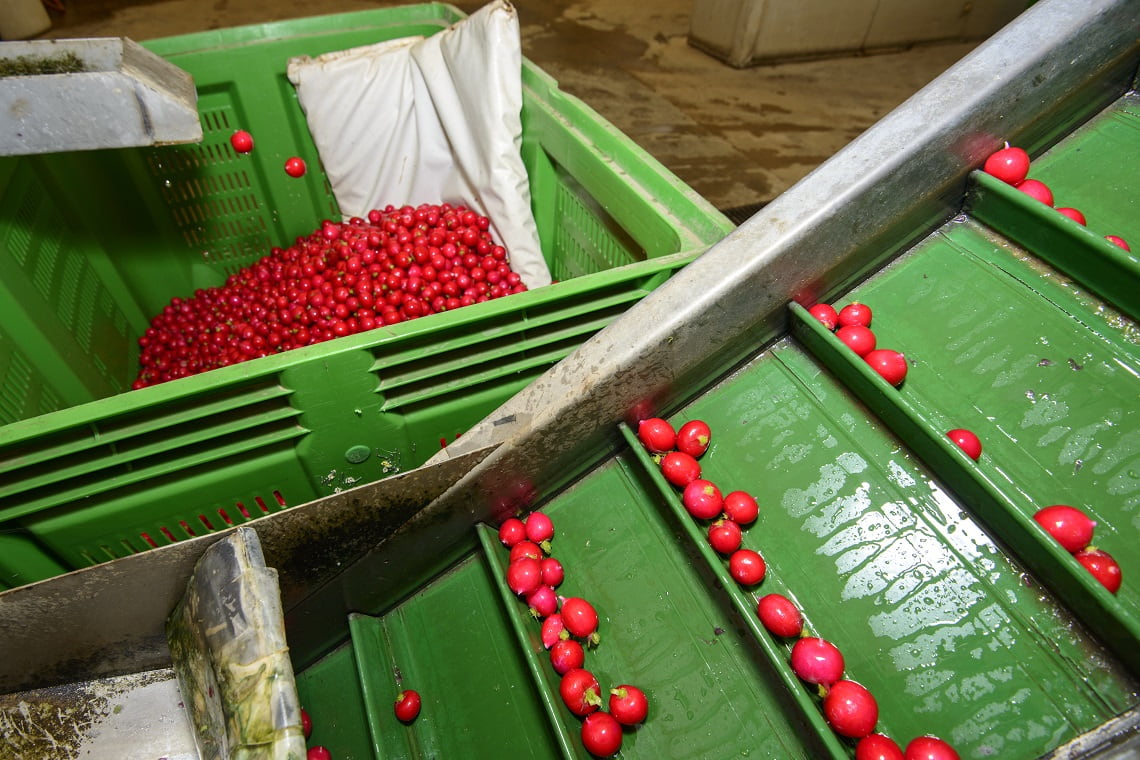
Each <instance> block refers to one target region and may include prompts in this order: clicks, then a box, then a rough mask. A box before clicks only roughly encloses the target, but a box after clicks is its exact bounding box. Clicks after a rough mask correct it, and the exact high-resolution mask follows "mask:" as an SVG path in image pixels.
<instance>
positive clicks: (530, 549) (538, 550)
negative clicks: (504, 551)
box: [509, 541, 544, 565]
mask: <svg viewBox="0 0 1140 760" xmlns="http://www.w3.org/2000/svg"><path fill="white" fill-rule="evenodd" d="M543 556H544V554H543V551H542V547H540V546H539V545H538V544H536V543H534V542H533V541H519V542H518V543H517V544H515V545H514V546H512V547H511V553H510V557H509V561H510V563H511V564H512V565H513V564H514V563H515V562H518V561H519V560H520V559H542V558H543Z"/></svg>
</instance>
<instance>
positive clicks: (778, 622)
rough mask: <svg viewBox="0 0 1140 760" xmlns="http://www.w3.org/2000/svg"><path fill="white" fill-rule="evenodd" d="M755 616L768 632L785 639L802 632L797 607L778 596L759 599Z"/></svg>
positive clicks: (800, 617) (802, 624)
mask: <svg viewBox="0 0 1140 760" xmlns="http://www.w3.org/2000/svg"><path fill="white" fill-rule="evenodd" d="M756 616H757V617H758V618H760V623H761V624H762V625H763V626H764V627H765V628H767V629H768V631H769V632H771V633H772V634H774V635H776V636H782V637H784V638H786V639H790V638H793V637H795V636H799V635H800V634H801V633H802V632H803V630H804V618H803V615H802V614H800V610H799V607H796V605H795V603H794V602H792V600H790V599H788V598H787V597H786V596H782V595H780V594H768V595H766V596H763V597H761V598H760V601H759V602H757V603H756Z"/></svg>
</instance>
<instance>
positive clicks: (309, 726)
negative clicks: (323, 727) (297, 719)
mask: <svg viewBox="0 0 1140 760" xmlns="http://www.w3.org/2000/svg"><path fill="white" fill-rule="evenodd" d="M301 733H303V734H304V735H305V738H306V739H308V738H309V737H310V736H312V735H313V719H312V718H310V717H309V713H308V712H307V711H306V710H304V709H302V710H301Z"/></svg>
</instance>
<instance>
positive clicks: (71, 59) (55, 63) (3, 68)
mask: <svg viewBox="0 0 1140 760" xmlns="http://www.w3.org/2000/svg"><path fill="white" fill-rule="evenodd" d="M83 71H87V65H86V64H84V63H83V60H82V59H81V58H80V57H79V56H77V55H76V54H75V53H72V52H71V51H68V52H66V53H60V54H59V55H53V56H51V57H48V58H37V57H33V56H30V55H21V56H17V57H16V58H3V59H0V79H3V78H4V77H27V76H34V75H36V74H78V73H80V72H83Z"/></svg>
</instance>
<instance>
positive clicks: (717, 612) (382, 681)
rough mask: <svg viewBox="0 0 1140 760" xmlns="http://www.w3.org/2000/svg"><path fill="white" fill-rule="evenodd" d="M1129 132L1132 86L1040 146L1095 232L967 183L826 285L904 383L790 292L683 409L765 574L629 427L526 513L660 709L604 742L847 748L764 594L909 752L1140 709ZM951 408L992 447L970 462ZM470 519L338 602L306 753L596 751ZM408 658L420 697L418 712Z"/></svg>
mask: <svg viewBox="0 0 1140 760" xmlns="http://www.w3.org/2000/svg"><path fill="white" fill-rule="evenodd" d="M1136 126H1137V101H1136V96H1135V94H1134V93H1133V94H1129V95H1126V96H1124V97H1123V98H1121V99H1120V100H1118V101H1117V102H1116V103H1115V104H1113V106H1111V107H1110V108H1109V109H1107V110H1106V111H1105V112H1104V113H1102V114H1100V115H1099V116H1098V117H1097V118H1095V119H1093V120H1092V121H1090V122H1089V123H1088V124H1086V125H1085V126H1084V127H1082V128H1081V129H1079V130H1077V131H1075V132H1074V133H1073V134H1072V135H1070V136H1069V137H1068V138H1066V139H1065V140H1064V141H1062V142H1061V143H1059V144H1058V145H1057V146H1055V147H1054V148H1052V149H1051V150H1050V151H1048V152H1047V153H1045V154H1044V155H1042V156H1039V157H1035V158H1034V164H1033V167H1034V168H1033V170H1032V171H1031V176H1037V177H1039V178H1041V179H1044V180H1045V181H1047V182H1049V183H1050V184H1051V185H1052V186H1053V189H1054V192H1055V193H1056V194H1057V196H1058V205H1070V206H1076V207H1078V208H1080V209H1081V210H1082V211H1083V212H1084V213H1085V214H1086V216H1087V217H1088V219H1089V227H1088V228H1081V227H1079V226H1078V225H1076V224H1075V223H1071V222H1069V220H1067V219H1064V218H1061V217H1059V215H1057V214H1056V212H1054V211H1053V210H1051V209H1049V208H1048V207H1045V206H1043V205H1041V204H1038V203H1036V202H1035V201H1031V200H1029V199H1027V198H1025V197H1023V196H1022V194H1021V193H1018V192H1017V191H1016V190H1014V189H1012V188H1009V187H1007V186H1004V185H1002V184H1001V183H997V182H993V181H991V179H992V178H989V177H985V176H979V175H978V174H977V173H975V176H974V177H973V178H972V180H971V184H970V190H969V193H968V196H967V198H966V199H965V204H964V213H963V214H962V215H960V216H958V217H957V218H954V219H952V220H949V221H947V222H946V223H945V224H944V225H943V226H942V227H941V228H939V229H937V230H936V231H934V232H933V233H931V234H930V235H929V236H927V237H926V238H925V239H924V240H922V241H920V242H919V243H917V244H916V245H915V246H913V247H912V248H911V249H910V250H909V251H907V252H906V253H905V254H903V255H902V256H900V257H899V258H897V259H896V260H895V261H894V262H892V263H891V264H889V265H888V266H886V267H884V268H883V269H882V270H880V271H879V272H877V273H875V274H874V275H872V276H871V277H870V278H868V279H867V280H865V281H864V282H862V283H861V284H859V285H858V286H857V287H856V288H854V289H853V290H852V291H850V292H848V293H846V294H845V295H844V296H843V297H842V298H841V299H838V300H837V301H836V304H837V305H840V306H841V305H843V304H845V303H848V302H852V301H860V302H863V303H866V304H868V305H870V306H871V307H872V309H873V311H874V321H873V323H872V329H873V330H874V331H875V333H876V335H877V338H878V342H879V346H880V347H883V348H893V349H896V350H900V351H903V352H904V353H905V354H906V355H907V357H908V359H909V374H908V377H907V379H906V381H905V383H904V384H903V385H902V386H901V387H900V388H898V389H896V388H892V387H890V386H889V385H887V384H886V383H885V382H884V381H882V379H881V378H879V377H878V376H877V375H875V374H874V373H873V372H871V371H870V369H869V368H868V367H867V366H866V365H865V363H863V362H861V360H859V359H858V358H857V357H855V356H854V354H852V353H851V352H850V351H848V350H847V349H846V348H845V347H844V346H843V345H842V344H841V343H840V342H839V341H838V339H837V338H836V337H835V336H834V335H833V334H832V333H830V332H828V331H827V330H826V329H825V328H823V327H822V326H821V325H820V324H819V323H818V322H816V321H814V320H813V319H811V318H810V316H808V315H807V312H806V311H805V310H804V309H803V308H801V307H800V306H798V305H795V304H792V305H791V317H792V320H791V322H792V329H791V332H790V334H789V335H788V336H785V337H784V338H783V339H782V340H781V341H779V342H778V343H776V344H775V345H774V346H772V347H771V348H769V349H768V350H765V351H763V352H761V353H758V354H757V355H756V356H755V357H754V358H753V359H752V360H751V361H749V362H748V363H746V364H745V365H744V366H742V367H740V368H738V369H737V370H736V371H734V372H733V373H732V374H731V375H729V376H727V377H725V378H723V379H722V380H721V381H719V382H718V383H717V384H716V385H714V386H712V387H709V388H704V389H697V388H694V389H692V395H691V396H690V400H689V402H688V403H687V405H686V406H684V407H683V408H682V409H681V410H680V411H679V412H677V413H676V414H675V415H674V416H673V417H672V418H671V420H672V422H673V423H674V425H675V426H676V427H679V426H680V425H681V424H682V423H683V422H684V421H686V420H689V419H701V420H704V421H705V422H707V423H708V424H709V425H710V426H711V428H712V430H713V442H712V446H711V447H710V449H709V451H708V452H707V453H706V454H705V455H704V457H703V458H702V459H701V465H702V469H703V476H704V477H706V478H708V479H710V480H712V481H713V482H714V483H716V484H717V485H718V486H719V487H720V489H721V491H722V492H725V493H727V492H728V491H731V490H744V491H748V492H749V493H752V494H753V495H754V496H755V497H756V498H757V499H758V501H759V503H760V517H759V519H758V520H757V521H756V523H755V524H753V525H752V526H750V527H748V528H747V529H746V530H745V535H744V545H745V547H747V548H751V549H755V550H757V551H759V552H760V553H761V554H762V555H763V557H764V558H765V560H766V562H767V565H768V573H767V577H766V578H765V580H764V581H763V583H762V584H760V585H759V586H758V587H756V588H753V589H744V588H740V587H739V586H738V585H737V584H736V583H735V582H734V581H733V580H732V579H731V577H730V576H729V575H728V574H727V571H726V564H727V563H726V562H725V560H724V559H723V558H721V557H719V556H717V555H716V554H715V553H714V552H713V551H712V550H711V548H709V546H708V545H707V540H706V531H707V524H706V523H700V522H698V521H696V520H694V519H692V518H691V517H689V515H688V514H687V513H686V512H685V511H684V508H683V506H682V505H681V503H680V499H679V492H678V490H677V489H675V488H673V487H672V486H670V485H669V484H668V483H666V482H665V480H664V478H663V477H662V476H661V474H660V472H659V470H658V468H657V465H656V464H655V463H654V461H653V460H652V459H651V458H650V457H649V456H648V455H647V454H646V453H645V452H644V451H643V450H642V449H641V448H640V446H639V445H638V443H637V441H636V437H635V435H634V433H633V432H632V431H631V430H630V429H629V428H626V427H624V426H623V427H622V428H621V433H622V435H624V437H625V440H626V442H627V444H629V445H627V446H626V447H624V448H623V449H621V450H620V451H619V452H618V454H617V455H615V456H613V457H611V458H609V459H607V460H604V461H602V462H600V463H599V464H598V465H597V466H596V467H595V468H594V469H593V470H592V471H590V472H589V473H587V474H586V475H585V476H584V477H582V478H580V479H579V480H578V481H577V482H575V483H574V484H573V485H571V486H570V487H568V488H566V489H564V490H563V491H561V492H560V493H558V494H556V495H554V496H553V497H552V498H551V499H549V500H548V501H547V502H546V503H544V504H542V505H541V508H542V509H543V511H545V512H546V513H547V514H549V515H550V516H551V518H552V519H553V520H554V523H555V527H556V531H557V533H556V536H555V539H554V541H553V547H552V553H553V556H555V557H557V558H558V559H560V560H561V561H562V563H563V565H564V566H565V568H566V580H565V582H564V584H563V585H562V587H561V588H560V589H559V591H560V593H561V594H563V595H564V596H582V597H584V598H586V599H588V600H590V601H591V602H592V603H593V604H594V605H595V607H596V608H597V609H598V612H599V614H600V618H601V625H600V633H601V636H602V641H601V644H600V645H599V646H598V647H597V648H596V649H593V650H591V651H589V652H588V654H587V655H586V667H587V668H589V669H591V670H592V671H593V672H594V673H595V674H596V675H597V676H598V678H599V681H600V682H601V684H602V686H603V689H608V688H609V687H610V686H613V685H616V684H618V683H622V682H627V683H633V684H636V685H638V686H640V687H641V688H642V689H644V690H645V691H646V693H647V694H648V695H649V698H650V702H651V708H650V715H649V719H648V720H647V721H646V723H645V724H644V725H642V726H640V727H638V728H636V729H627V730H626V732H625V737H624V738H625V741H624V746H623V749H622V752H621V755H620V756H621V757H625V758H655V759H656V758H702V759H704V758H707V759H709V760H716V759H718V758H732V757H742V756H747V757H755V758H772V759H773V760H776V759H779V760H784V759H786V758H828V757H831V758H844V757H852V756H853V755H854V743H853V742H852V741H849V740H846V739H842V738H840V737H838V736H837V735H836V734H835V733H834V732H832V731H831V730H830V729H829V727H828V726H827V724H826V722H825V721H824V719H823V717H822V714H821V710H820V697H819V695H818V693H817V692H816V690H815V689H814V688H809V687H808V686H806V685H805V684H803V683H802V682H800V681H799V680H798V678H797V677H796V676H795V675H794V673H793V672H792V671H791V669H790V664H789V652H790V646H791V642H788V641H784V640H781V639H778V638H776V637H774V636H772V635H771V634H769V633H768V632H767V631H766V630H765V629H764V628H763V627H762V626H761V625H759V623H758V621H757V618H756V615H755V605H756V599H757V598H758V597H759V596H761V595H763V594H766V593H773V592H775V593H781V594H784V595H786V596H788V597H789V598H791V599H792V600H794V601H795V602H796V604H797V605H798V606H799V607H800V609H801V610H802V611H803V613H804V616H805V618H806V621H807V628H808V631H809V632H810V633H813V634H815V635H819V636H822V637H824V638H826V639H829V640H831V641H832V642H834V643H835V644H836V645H837V646H838V647H839V648H840V649H841V651H842V652H843V654H844V657H845V661H846V677H847V678H851V679H853V680H856V681H858V682H860V683H862V684H863V685H864V686H866V687H867V688H868V689H870V691H871V692H872V693H873V694H874V696H875V697H876V699H877V701H878V706H879V721H878V725H877V730H878V731H879V732H882V733H886V734H887V735H889V736H891V737H893V738H894V739H895V740H896V741H898V742H899V743H900V744H901V745H904V746H905V744H906V743H907V742H908V741H909V740H910V739H912V738H914V737H916V736H919V735H922V734H934V735H937V736H940V737H942V738H944V739H946V740H947V741H949V742H951V743H952V744H953V745H954V747H955V748H956V749H957V751H958V752H959V754H960V756H961V757H963V758H986V757H1002V758H1009V759H1013V760H1019V759H1022V758H1024V759H1026V760H1028V759H1029V758H1038V757H1040V756H1042V755H1043V754H1046V753H1048V752H1050V751H1051V750H1053V749H1056V748H1057V747H1059V746H1061V745H1062V744H1064V743H1066V742H1068V741H1070V740H1072V739H1074V738H1076V737H1077V736H1079V735H1081V734H1083V733H1086V732H1089V731H1091V730H1093V729H1096V728H1097V727H1098V726H1101V725H1103V724H1104V723H1105V722H1107V721H1109V720H1110V719H1112V718H1113V717H1114V716H1117V715H1120V714H1122V713H1124V712H1125V711H1128V710H1130V709H1134V708H1135V707H1136V706H1137V704H1140V696H1138V694H1140V683H1138V681H1137V679H1136V674H1137V673H1140V647H1137V645H1136V644H1137V642H1138V641H1140V624H1138V622H1137V621H1138V620H1140V583H1138V582H1137V581H1136V578H1138V577H1140V555H1138V554H1137V549H1136V545H1137V542H1136V540H1135V536H1136V528H1137V524H1138V523H1137V510H1138V508H1140V330H1138V329H1137V325H1136V322H1135V321H1133V318H1132V317H1134V316H1135V314H1136V313H1137V311H1138V307H1137V304H1138V303H1140V297H1137V296H1136V295H1135V293H1133V292H1132V290H1130V288H1131V285H1130V284H1129V283H1130V282H1131V280H1130V279H1129V278H1131V277H1134V276H1135V275H1136V273H1137V272H1140V266H1137V261H1136V259H1135V258H1134V257H1131V256H1126V255H1121V254H1120V253H1119V252H1118V249H1115V248H1114V247H1111V246H1110V244H1107V243H1105V242H1104V241H1103V235H1104V234H1118V235H1121V236H1122V237H1124V238H1125V239H1129V240H1131V241H1133V242H1135V243H1140V227H1138V226H1137V225H1138V224H1140V222H1138V220H1140V214H1137V213H1136V203H1137V201H1136V200H1135V199H1136V194H1137V190H1138V189H1140V187H1138V183H1140V170H1138V169H1140V167H1137V166H1136V164H1135V162H1136V161H1137V160H1138V159H1137V156H1140V151H1136V149H1135V143H1136V140H1137V139H1138V137H1137V136H1138V135H1140V130H1137V129H1136ZM1104 188H1108V190H1107V191H1104V190H1103V189H1104ZM955 427H965V428H969V429H971V430H973V431H974V432H975V433H977V434H978V435H979V437H980V438H981V440H982V442H983V445H984V451H983V454H982V456H981V458H980V459H979V460H978V461H977V462H974V461H973V460H970V459H969V458H968V457H966V456H965V455H964V454H963V453H962V452H961V451H960V450H958V449H957V448H956V447H955V446H954V445H953V444H952V443H950V442H949V440H948V439H947V438H946V437H945V432H946V431H947V430H949V429H951V428H955ZM1050 504H1071V505H1073V506H1078V507H1080V508H1081V509H1084V510H1086V511H1087V512H1088V513H1089V514H1090V515H1091V516H1092V517H1093V518H1094V519H1096V520H1097V523H1098V525H1097V529H1096V535H1095V537H1094V544H1095V545H1096V546H1098V547H1100V548H1103V549H1105V550H1108V551H1110V552H1111V553H1112V554H1113V555H1114V556H1115V557H1116V559H1117V560H1118V561H1119V562H1120V564H1121V566H1122V568H1123V576H1124V585H1123V587H1122V588H1121V590H1120V592H1119V593H1118V594H1115V595H1113V594H1110V593H1108V592H1107V591H1106V590H1105V589H1103V588H1102V587H1100V586H1099V584H1097V582H1096V581H1095V580H1093V579H1092V577H1091V576H1090V575H1089V574H1088V573H1087V572H1085V571H1084V569H1083V568H1082V567H1081V566H1080V565H1079V564H1077V562H1076V561H1075V560H1073V558H1072V557H1071V556H1069V555H1068V554H1067V553H1066V552H1065V551H1064V550H1062V549H1061V548H1060V547H1059V546H1057V545H1056V544H1055V543H1052V542H1051V539H1049V537H1048V536H1046V535H1045V534H1044V532H1043V531H1041V530H1040V529H1039V528H1038V527H1037V526H1036V523H1034V522H1033V521H1032V519H1031V518H1032V514H1033V512H1034V511H1035V510H1036V509H1038V508H1040V507H1042V506H1047V505H1050ZM476 531H477V533H478V537H479V540H480V544H481V550H477V551H476V552H474V553H472V554H469V555H467V556H466V558H465V559H463V560H462V561H461V562H460V563H458V564H457V565H456V566H454V567H452V568H451V569H450V570H449V571H448V572H446V573H445V574H444V575H442V576H441V577H439V578H435V579H424V582H423V584H422V585H421V587H420V590H419V591H418V592H417V593H415V594H413V595H412V596H410V597H409V598H407V599H406V600H404V601H403V602H401V603H400V604H398V605H397V606H396V607H394V608H393V609H391V610H389V611H388V612H386V613H385V614H383V615H379V616H375V617H370V616H362V615H355V616H353V617H352V618H351V628H352V636H353V640H352V642H351V644H350V645H346V646H344V647H342V648H340V649H338V650H336V651H335V652H333V653H332V654H330V655H328V656H327V657H326V658H325V659H324V660H321V661H320V662H318V663H317V664H316V665H313V666H311V667H310V668H308V669H307V670H306V671H305V672H303V673H301V674H299V676H298V684H299V689H300V692H301V697H302V701H303V703H305V704H306V705H307V706H308V707H309V709H310V711H311V712H312V713H313V718H314V723H315V724H316V726H317V729H316V732H315V733H314V736H313V740H312V741H313V743H322V744H325V745H326V746H328V747H329V748H330V749H332V751H333V756H334V757H337V758H338V759H339V758H396V757H401V758H403V757H464V758H477V757H488V758H501V757H535V758H539V757H542V758H554V757H568V758H579V757H582V758H584V757H588V754H587V753H586V752H585V750H584V749H583V747H582V745H581V741H580V739H579V736H578V732H579V725H580V723H579V721H578V719H577V718H575V717H574V716H573V715H571V714H570V713H569V712H568V710H567V709H566V708H565V706H564V705H562V703H561V700H560V698H559V696H558V689H557V687H558V677H557V676H556V674H555V673H554V671H553V669H552V667H551V665H550V663H549V659H548V656H547V653H546V651H545V650H544V649H543V647H542V645H541V642H540V638H539V631H540V625H539V623H538V622H537V621H536V620H534V619H533V618H532V617H530V616H529V614H528V610H527V608H526V606H525V604H524V603H523V602H521V601H520V600H518V599H517V598H516V597H514V595H513V594H512V593H511V592H510V591H509V590H508V589H507V588H506V585H505V577H504V576H505V570H506V566H507V551H506V549H504V548H503V547H502V546H501V545H500V544H499V543H498V540H497V535H496V532H495V527H494V526H487V525H480V526H476ZM425 550H430V547H425ZM401 679H402V681H403V683H404V685H406V686H412V687H413V688H417V689H418V690H420V691H421V693H422V694H424V710H423V713H422V714H421V716H420V718H419V719H418V720H417V721H416V722H414V723H413V724H411V725H407V726H405V725H402V724H399V723H398V722H397V721H396V720H395V718H394V716H393V713H392V701H393V700H394V698H395V694H396V693H397V691H398V690H399V688H400V681H401ZM413 684H414V686H413ZM326 713H327V719H328V722H326Z"/></svg>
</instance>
